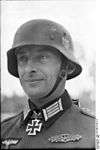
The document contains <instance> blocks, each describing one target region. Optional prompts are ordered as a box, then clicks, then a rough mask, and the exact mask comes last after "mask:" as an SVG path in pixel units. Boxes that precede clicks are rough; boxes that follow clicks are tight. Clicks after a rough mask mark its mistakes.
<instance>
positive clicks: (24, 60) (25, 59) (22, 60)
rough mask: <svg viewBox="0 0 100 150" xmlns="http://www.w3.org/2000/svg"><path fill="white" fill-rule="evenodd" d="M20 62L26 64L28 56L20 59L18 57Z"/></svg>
mask: <svg viewBox="0 0 100 150" xmlns="http://www.w3.org/2000/svg"><path fill="white" fill-rule="evenodd" d="M18 61H19V62H26V61H27V57H26V56H20V57H18Z"/></svg>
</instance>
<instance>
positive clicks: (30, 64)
mask: <svg viewBox="0 0 100 150" xmlns="http://www.w3.org/2000/svg"><path fill="white" fill-rule="evenodd" d="M25 71H26V72H31V73H36V72H37V67H36V64H35V63H34V62H33V61H32V60H29V61H28V63H27V65H26V67H25Z"/></svg>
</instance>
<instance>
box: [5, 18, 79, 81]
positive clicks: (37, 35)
mask: <svg viewBox="0 0 100 150" xmlns="http://www.w3.org/2000/svg"><path fill="white" fill-rule="evenodd" d="M28 45H45V46H51V47H54V48H56V49H57V50H58V51H59V52H61V53H62V54H63V55H64V56H65V58H67V59H68V60H69V61H70V62H71V65H72V66H70V67H74V68H75V69H74V71H73V72H72V73H71V74H69V75H68V78H67V79H71V78H73V77H75V76H77V75H79V74H80V73H81V71H82V68H81V66H80V65H79V64H78V63H77V62H76V59H75V57H74V48H73V42H72V39H71V36H70V34H69V32H68V31H67V30H66V29H65V28H64V27H63V26H61V25H60V24H58V23H56V22H53V21H50V20H46V19H36V20H31V21H29V22H26V23H25V24H23V25H22V26H21V27H20V28H19V29H18V30H17V32H16V34H15V37H14V41H13V45H12V48H11V49H10V50H9V51H8V52H7V57H8V71H9V72H10V73H11V74H12V75H13V76H15V77H19V75H18V69H17V60H16V55H15V49H16V48H18V47H22V46H28Z"/></svg>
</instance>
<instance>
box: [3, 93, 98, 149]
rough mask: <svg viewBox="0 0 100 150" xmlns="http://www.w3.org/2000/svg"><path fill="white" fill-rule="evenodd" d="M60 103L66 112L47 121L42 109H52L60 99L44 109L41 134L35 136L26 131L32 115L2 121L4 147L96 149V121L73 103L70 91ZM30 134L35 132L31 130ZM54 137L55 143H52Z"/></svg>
mask: <svg viewBox="0 0 100 150" xmlns="http://www.w3.org/2000/svg"><path fill="white" fill-rule="evenodd" d="M60 100H61V104H62V108H63V109H62V110H60V111H59V112H56V113H55V114H54V115H53V116H51V117H49V118H48V119H47V120H46V119H44V118H45V117H44V115H43V111H42V110H43V109H45V110H46V108H51V107H50V106H52V107H54V106H53V104H55V103H57V104H58V101H59V99H55V100H54V101H52V102H50V103H48V104H46V105H45V106H44V107H42V108H41V110H40V112H41V114H42V121H41V122H42V127H41V131H36V135H28V133H29V132H26V128H27V125H28V123H29V122H30V121H31V120H32V118H31V117H30V116H31V115H30V113H29V114H28V115H27V117H26V118H25V119H24V115H23V112H21V113H20V114H18V115H16V116H14V117H11V118H9V119H6V120H5V121H3V122H2V126H1V138H2V146H1V148H2V149H5V148H10V149H21V148H23V149H24V148H27V149H28V148H66V149H75V148H76V149H78V148H79V149H80V148H86V149H88V148H89V149H95V118H94V117H93V116H91V115H89V114H87V113H85V112H83V111H82V110H81V109H80V108H79V107H78V106H76V105H75V104H73V102H72V100H71V98H70V97H69V95H68V94H67V92H65V93H64V94H63V95H62V96H61V97H60ZM57 107H58V106H57ZM32 111H33V110H31V112H32ZM51 111H52V110H51ZM55 111H56V110H55ZM30 118H31V119H30ZM37 126H38V125H37ZM35 128H37V127H35ZM30 129H32V127H30ZM33 130H34V128H33ZM31 132H33V131H32V130H31ZM61 135H63V136H61ZM64 135H67V136H66V137H67V138H66V139H67V140H65V139H64ZM57 136H58V138H57ZM77 136H79V138H77ZM52 138H54V139H55V140H54V141H52ZM72 139H74V140H72ZM61 140H62V141H61ZM64 140H65V141H64ZM7 142H8V145H7Z"/></svg>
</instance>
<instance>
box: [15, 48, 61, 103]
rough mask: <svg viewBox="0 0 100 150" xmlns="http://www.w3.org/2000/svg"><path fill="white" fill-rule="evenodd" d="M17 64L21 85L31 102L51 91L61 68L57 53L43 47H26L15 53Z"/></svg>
mask: <svg viewBox="0 0 100 150" xmlns="http://www.w3.org/2000/svg"><path fill="white" fill-rule="evenodd" d="M17 62H18V73H19V78H20V82H21V85H22V87H23V89H24V91H25V93H26V94H27V95H28V96H29V97H30V98H32V99H33V101H34V100H37V99H38V100H39V98H42V97H44V96H46V95H47V94H48V93H49V92H50V91H51V90H52V88H53V86H54V84H55V82H56V79H57V77H58V74H59V71H60V67H61V59H60V55H59V54H58V52H56V51H51V50H50V48H48V47H44V46H27V47H23V48H21V49H20V50H19V52H18V53H17ZM36 103H38V101H36Z"/></svg>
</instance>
